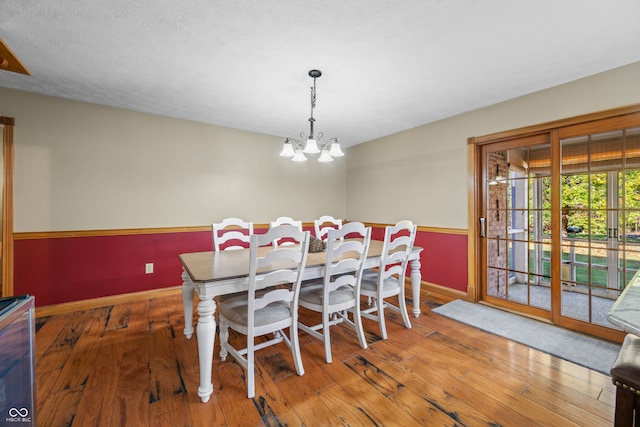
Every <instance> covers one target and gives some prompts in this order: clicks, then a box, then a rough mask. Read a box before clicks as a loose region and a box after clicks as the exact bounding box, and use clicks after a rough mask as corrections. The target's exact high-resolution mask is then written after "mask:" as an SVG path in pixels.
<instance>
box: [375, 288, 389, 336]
mask: <svg viewBox="0 0 640 427" xmlns="http://www.w3.org/2000/svg"><path fill="white" fill-rule="evenodd" d="M376 305H377V306H378V323H379V324H380V336H381V337H382V339H383V340H386V339H387V325H385V323H384V300H383V299H382V298H377V299H376Z"/></svg>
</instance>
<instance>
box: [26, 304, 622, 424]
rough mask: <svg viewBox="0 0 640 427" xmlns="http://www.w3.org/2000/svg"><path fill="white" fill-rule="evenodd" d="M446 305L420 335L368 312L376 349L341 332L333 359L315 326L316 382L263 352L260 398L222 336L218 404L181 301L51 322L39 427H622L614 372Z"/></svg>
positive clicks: (419, 322)
mask: <svg viewBox="0 0 640 427" xmlns="http://www.w3.org/2000/svg"><path fill="white" fill-rule="evenodd" d="M444 302H446V301H443V300H438V299H437V298H436V297H433V296H431V297H430V296H426V295H423V303H422V315H421V317H420V318H419V319H415V318H412V322H413V328H412V329H406V328H404V326H402V325H401V321H400V319H398V318H397V317H396V316H394V315H392V314H391V313H390V314H389V316H388V317H389V318H388V319H387V327H388V331H389V339H388V340H386V341H384V340H380V339H379V337H378V336H377V335H376V332H377V324H375V323H373V322H371V321H369V320H365V321H364V325H365V329H366V330H367V331H368V335H367V340H368V343H369V348H368V349H366V350H362V349H361V348H360V347H359V345H358V341H357V339H356V336H355V334H354V333H353V331H352V330H351V329H350V328H349V327H348V326H346V325H339V326H335V327H333V328H332V348H333V363H332V364H327V363H325V362H324V356H323V354H324V353H323V348H322V344H321V342H320V341H318V340H316V339H315V338H312V337H310V336H309V335H306V334H304V333H301V346H302V357H303V362H304V367H305V371H306V372H305V375H303V376H298V375H297V374H296V373H295V369H294V367H293V359H292V357H291V353H290V352H289V350H288V348H287V347H286V345H285V344H283V343H282V344H279V345H278V346H275V347H270V348H267V349H264V350H261V351H259V352H258V353H257V354H256V364H257V370H256V397H255V398H254V399H247V397H246V385H245V382H244V381H245V380H244V373H243V370H242V368H240V366H239V365H237V364H236V363H235V362H232V361H231V360H230V359H229V360H227V361H226V362H221V361H220V359H219V357H217V353H218V351H219V350H218V342H217V339H216V349H215V352H216V357H215V359H214V363H213V386H214V393H213V395H212V397H211V399H210V400H209V402H207V403H202V402H200V399H199V398H198V395H197V388H198V355H197V349H196V339H195V336H194V338H192V339H191V340H187V339H186V338H185V337H184V335H183V333H182V330H183V327H184V320H183V315H182V301H181V297H180V295H178V294H176V295H171V296H164V297H159V298H154V299H151V300H145V301H140V302H134V303H124V304H119V305H114V306H108V307H102V308H96V309H90V310H86V311H79V312H75V313H70V314H61V315H55V316H51V317H46V318H38V319H37V334H36V359H37V367H36V371H37V402H38V405H37V406H38V414H37V418H38V425H39V426H43V427H55V426H82V427H84V426H136V427H139V426H171V427H175V426H244V425H246V426H255V425H264V426H281V425H291V426H301V425H306V426H328V425H353V426H358V425H363V426H382V425H387V426H393V425H398V426H408V425H428V426H535V425H540V426H606V425H613V412H614V409H613V407H614V404H615V387H614V386H613V385H612V384H611V378H610V377H608V376H606V375H602V374H600V373H598V372H595V371H591V370H589V369H586V368H583V367H580V366H577V365H574V364H572V363H569V362H566V361H564V360H562V359H558V358H555V357H552V356H549V355H547V354H544V353H541V352H539V351H537V350H533V349H530V348H528V347H525V346H523V345H520V344H517V343H515V342H512V341H508V340H506V339H503V338H500V337H497V336H495V335H492V334H489V333H485V332H482V331H480V330H478V329H476V328H473V327H470V326H467V325H464V324H462V323H458V322H455V321H453V320H450V319H447V318H444V317H442V316H439V315H437V314H435V313H430V309H431V308H433V307H436V306H437V305H439V304H440V303H444ZM307 315H309V314H308V313H301V316H307ZM230 339H239V337H237V336H234V337H230Z"/></svg>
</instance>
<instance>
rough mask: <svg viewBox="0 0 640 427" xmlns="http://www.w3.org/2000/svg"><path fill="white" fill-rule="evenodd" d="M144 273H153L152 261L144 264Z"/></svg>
mask: <svg viewBox="0 0 640 427" xmlns="http://www.w3.org/2000/svg"><path fill="white" fill-rule="evenodd" d="M144 273H145V274H151V273H153V263H152V262H148V263H146V264H145V265H144Z"/></svg>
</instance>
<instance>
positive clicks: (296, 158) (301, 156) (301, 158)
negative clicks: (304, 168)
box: [291, 148, 307, 162]
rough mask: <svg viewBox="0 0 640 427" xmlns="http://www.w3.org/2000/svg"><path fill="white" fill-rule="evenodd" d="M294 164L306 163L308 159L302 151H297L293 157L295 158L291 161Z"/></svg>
mask: <svg viewBox="0 0 640 427" xmlns="http://www.w3.org/2000/svg"><path fill="white" fill-rule="evenodd" d="M291 160H293V161H294V162H306V161H307V158H306V157H305V155H304V153H303V152H302V150H301V149H299V148H298V149H297V150H296V153H295V155H294V156H293V158H292V159H291Z"/></svg>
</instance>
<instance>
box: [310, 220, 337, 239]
mask: <svg viewBox="0 0 640 427" xmlns="http://www.w3.org/2000/svg"><path fill="white" fill-rule="evenodd" d="M340 227H342V220H341V219H336V218H334V217H332V216H329V215H323V216H321V217H320V218H318V219H316V220H314V221H313V229H314V231H315V233H316V237H317V238H318V239H320V240H327V233H328V232H329V230H331V229H340Z"/></svg>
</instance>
